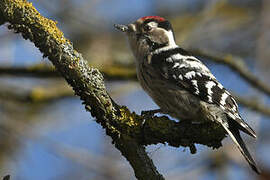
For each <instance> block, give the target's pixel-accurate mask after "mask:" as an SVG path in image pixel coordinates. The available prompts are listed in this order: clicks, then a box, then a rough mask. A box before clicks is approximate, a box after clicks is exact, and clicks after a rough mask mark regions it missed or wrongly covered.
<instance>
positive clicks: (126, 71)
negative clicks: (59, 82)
mask: <svg viewBox="0 0 270 180" xmlns="http://www.w3.org/2000/svg"><path fill="white" fill-rule="evenodd" d="M90 65H91V64H90ZM99 71H101V72H102V74H103V75H104V77H105V79H106V80H136V71H135V68H132V67H127V66H121V65H110V66H103V67H102V68H100V69H99ZM0 75H10V76H32V77H40V78H50V77H60V74H59V73H58V72H57V71H56V70H55V69H54V68H53V67H52V66H49V65H45V64H36V65H32V66H26V67H0Z"/></svg>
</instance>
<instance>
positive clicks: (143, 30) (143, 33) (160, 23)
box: [114, 16, 176, 59]
mask: <svg viewBox="0 0 270 180" xmlns="http://www.w3.org/2000/svg"><path fill="white" fill-rule="evenodd" d="M114 26H115V27H116V28H117V29H119V30H120V31H122V32H124V33H125V34H126V35H127V36H128V40H129V43H130V46H131V49H132V51H133V53H134V55H135V56H136V57H137V59H138V58H141V57H142V56H145V55H147V53H149V52H152V51H154V50H156V49H158V48H162V47H165V46H176V44H175V40H174V33H173V30H172V26H171V24H170V22H169V21H167V20H166V19H164V18H162V17H159V16H145V17H142V18H140V19H138V20H137V21H135V22H134V23H131V24H128V25H120V24H115V25H114Z"/></svg>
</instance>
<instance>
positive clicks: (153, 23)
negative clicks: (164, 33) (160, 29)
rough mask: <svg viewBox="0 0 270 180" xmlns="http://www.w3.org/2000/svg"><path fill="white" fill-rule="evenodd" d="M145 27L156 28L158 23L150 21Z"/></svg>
mask: <svg viewBox="0 0 270 180" xmlns="http://www.w3.org/2000/svg"><path fill="white" fill-rule="evenodd" d="M147 25H148V26H150V27H157V26H158V23H157V22H154V21H152V22H149V23H147Z"/></svg>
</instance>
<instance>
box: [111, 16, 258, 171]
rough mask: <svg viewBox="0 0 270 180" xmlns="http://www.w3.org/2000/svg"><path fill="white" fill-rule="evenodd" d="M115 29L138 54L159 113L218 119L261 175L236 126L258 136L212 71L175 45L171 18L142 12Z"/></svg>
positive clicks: (141, 76) (146, 87) (140, 73)
mask: <svg viewBox="0 0 270 180" xmlns="http://www.w3.org/2000/svg"><path fill="white" fill-rule="evenodd" d="M115 27H116V28H117V29H119V30H121V31H123V32H125V34H126V35H127V37H128V40H129V43H130V47H131V50H132V52H133V54H134V56H135V58H136V70H137V77H138V80H139V82H140V84H141V86H142V87H143V89H144V90H145V91H146V92H147V93H148V94H149V95H150V97H151V98H152V99H153V100H154V101H155V103H156V104H157V105H158V106H159V107H160V110H161V112H162V113H165V114H169V115H171V116H172V117H175V118H177V119H180V120H191V121H194V120H197V119H204V120H208V121H214V122H216V123H219V124H220V125H221V126H222V127H223V128H224V129H225V130H226V132H227V133H228V134H229V136H230V137H231V138H232V140H233V142H234V143H235V144H236V146H237V147H238V149H239V150H240V151H241V153H242V154H243V156H244V157H245V159H246V160H247V162H248V163H249V165H250V166H251V168H252V169H253V170H254V171H255V172H257V173H259V169H258V167H257V165H256V163H255V161H254V160H253V158H252V156H251V155H250V153H249V151H248V149H247V147H246V145H245V143H244V141H243V140H242V138H241V136H240V130H241V131H243V132H245V133H247V134H249V135H251V136H252V137H256V134H255V132H254V131H253V130H252V129H251V127H250V126H249V125H248V124H247V123H246V122H245V121H244V120H243V119H242V118H241V116H240V114H239V112H238V105H237V103H236V101H235V100H234V98H233V97H232V95H231V94H230V93H229V92H228V91H227V90H226V89H225V88H224V87H223V86H222V85H221V84H220V83H219V82H218V80H217V79H216V78H215V77H214V75H213V74H212V73H211V72H210V70H209V69H208V68H207V67H206V66H205V65H204V64H203V63H202V62H201V61H200V60H199V59H198V58H196V57H194V56H192V55H190V53H188V52H187V51H185V50H183V49H182V48H180V47H179V46H178V45H176V43H175V37H174V32H173V29H172V26H171V24H170V22H169V21H167V20H166V19H164V18H162V17H159V16H146V17H142V18H140V19H138V20H137V21H135V22H134V23H131V24H128V25H119V24H117V25H115Z"/></svg>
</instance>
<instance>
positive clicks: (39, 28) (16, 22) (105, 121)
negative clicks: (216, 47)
mask: <svg viewBox="0 0 270 180" xmlns="http://www.w3.org/2000/svg"><path fill="white" fill-rule="evenodd" d="M0 14H1V15H2V16H1V17H0V23H4V22H8V23H9V24H10V25H9V26H8V28H9V29H13V30H14V31H15V32H16V33H21V34H22V36H23V37H24V38H25V39H29V40H30V41H32V42H33V43H34V44H35V46H36V47H37V48H39V50H40V51H41V52H42V53H43V55H44V56H45V57H48V58H49V60H50V61H51V62H52V63H53V64H54V66H55V67H56V69H57V71H58V72H59V73H60V74H61V75H62V76H63V77H64V78H65V79H66V81H67V82H68V83H69V85H71V86H72V88H73V90H74V92H75V94H76V95H78V96H79V97H80V98H81V100H82V101H83V104H85V108H86V110H87V111H90V112H91V114H92V116H93V117H96V119H97V120H96V121H97V122H98V123H100V124H101V125H102V127H103V128H105V130H106V134H107V135H109V136H110V137H111V138H112V139H113V143H115V147H116V148H117V149H118V150H119V151H120V152H121V153H122V155H123V156H125V158H126V159H127V160H128V161H129V163H130V164H131V166H132V167H133V169H134V172H135V176H136V177H137V178H138V179H142V180H144V179H145V180H146V179H147V180H149V179H164V178H163V176H162V175H161V174H159V172H158V171H157V170H156V167H155V166H154V164H153V162H152V160H151V159H150V158H149V157H148V155H147V153H146V151H145V148H144V145H148V144H156V143H166V142H168V144H169V145H172V146H176V147H178V146H180V145H181V146H184V147H187V146H188V147H190V148H191V152H192V153H195V151H196V149H195V146H194V143H200V144H204V145H207V146H210V147H213V148H218V147H220V146H221V140H222V139H223V138H224V137H225V132H224V130H223V128H222V127H220V126H219V125H217V124H215V123H210V124H199V125H198V124H189V123H185V122H180V123H177V122H174V121H171V120H170V119H168V118H167V117H159V118H158V117H153V118H150V119H147V120H146V122H145V124H144V128H142V122H143V120H144V117H142V116H139V115H137V114H135V113H130V112H129V110H128V109H127V108H125V107H120V106H118V105H117V104H116V103H115V102H114V101H113V100H112V99H111V98H110V96H109V94H108V93H107V91H106V89H105V85H104V80H103V76H102V75H101V73H100V72H99V71H98V70H97V69H95V68H91V67H89V66H88V64H87V62H86V61H85V60H84V59H83V57H82V56H81V54H80V53H78V52H77V51H76V50H74V48H73V46H72V44H71V43H70V41H69V40H67V39H66V38H65V37H64V35H63V33H62V32H61V31H60V30H59V29H58V28H57V27H56V22H54V21H52V20H49V19H46V18H44V17H43V16H41V15H40V14H39V12H38V11H37V10H36V9H35V8H34V7H33V6H32V4H31V3H29V2H27V1H26V0H2V1H0Z"/></svg>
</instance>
